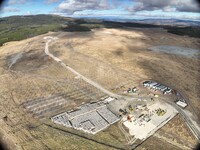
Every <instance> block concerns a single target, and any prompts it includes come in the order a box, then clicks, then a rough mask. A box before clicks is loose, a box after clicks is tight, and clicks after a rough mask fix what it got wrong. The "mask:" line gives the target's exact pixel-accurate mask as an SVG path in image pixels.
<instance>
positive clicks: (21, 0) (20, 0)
mask: <svg viewBox="0 0 200 150" xmlns="http://www.w3.org/2000/svg"><path fill="white" fill-rule="evenodd" d="M27 1H29V0H9V1H8V5H15V4H25V3H26V2H27Z"/></svg>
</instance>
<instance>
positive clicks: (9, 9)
mask: <svg viewBox="0 0 200 150" xmlns="http://www.w3.org/2000/svg"><path fill="white" fill-rule="evenodd" d="M2 12H4V13H5V12H20V10H19V9H17V8H13V7H4V8H3V10H2Z"/></svg>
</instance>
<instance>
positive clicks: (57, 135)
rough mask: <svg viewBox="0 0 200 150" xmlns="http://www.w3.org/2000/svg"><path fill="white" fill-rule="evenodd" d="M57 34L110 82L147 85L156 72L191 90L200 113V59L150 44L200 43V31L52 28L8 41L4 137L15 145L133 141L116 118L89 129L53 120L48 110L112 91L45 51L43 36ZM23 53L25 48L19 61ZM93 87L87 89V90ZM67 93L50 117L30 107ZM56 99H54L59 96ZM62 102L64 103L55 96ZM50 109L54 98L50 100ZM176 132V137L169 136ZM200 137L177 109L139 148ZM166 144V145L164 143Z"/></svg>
mask: <svg viewBox="0 0 200 150" xmlns="http://www.w3.org/2000/svg"><path fill="white" fill-rule="evenodd" d="M47 35H50V36H57V37H58V38H59V39H58V40H57V41H56V42H52V43H51V44H50V47H49V48H50V52H52V53H53V54H54V55H56V56H57V57H59V58H60V59H62V60H63V61H64V62H65V63H66V64H67V65H69V66H71V67H72V68H74V69H75V70H77V71H78V72H79V73H81V74H83V75H85V76H86V77H88V78H90V79H92V80H93V81H95V82H97V83H99V84H100V85H102V86H103V87H105V88H106V89H108V90H112V89H115V88H117V87H120V86H122V85H126V84H131V85H136V86H138V85H140V83H141V81H143V80H146V79H154V80H156V81H159V82H161V83H163V84H166V85H169V86H170V87H172V88H174V89H177V90H179V91H181V92H182V93H184V95H185V96H186V97H187V98H188V103H189V106H188V107H187V108H186V109H187V110H189V111H192V112H193V114H194V116H198V119H197V118H196V119H197V120H200V118H199V116H200V105H199V104H200V103H199V97H200V94H199V91H200V83H199V79H200V78H199V73H200V70H199V64H200V61H199V59H191V58H187V57H183V56H177V55H171V54H165V53H160V52H153V51H150V50H148V48H149V47H152V46H157V45H172V46H182V47H188V48H194V49H198V50H199V47H200V39H197V38H191V37H186V36H177V35H174V34H170V33H167V32H166V31H165V30H163V29H136V28H124V29H96V30H92V31H91V32H84V33H83V32H82V33H79V32H73V33H68V32H57V33H53V32H50V33H48V34H45V35H40V36H37V37H33V38H30V39H26V40H22V41H18V42H9V43H7V44H5V45H4V46H2V47H0V126H1V129H0V140H1V141H2V142H4V143H5V145H7V147H8V148H10V149H25V150H31V149H52V150H53V149H83V150H86V149H88V150H89V149H98V150H99V149H102V150H103V149H130V148H131V147H130V146H128V145H127V143H126V140H125V137H124V135H123V133H121V131H120V130H119V129H118V126H117V125H116V124H114V125H112V126H110V127H109V128H107V129H106V130H104V131H102V132H100V133H98V134H96V135H88V134H85V133H83V132H78V131H75V130H73V129H68V128H64V127H61V126H59V125H55V124H53V123H51V122H50V120H49V119H48V117H50V116H52V115H55V114H56V113H58V112H62V111H64V110H70V109H71V108H76V107H77V106H79V105H81V103H85V102H90V101H95V100H99V99H100V98H101V97H104V96H105V94H104V93H102V92H101V91H99V90H98V89H95V88H93V87H92V86H91V85H89V84H88V83H85V82H84V81H82V80H81V79H77V78H76V76H75V75H74V74H72V73H71V72H69V71H67V70H65V69H63V68H62V66H59V65H58V64H57V63H55V61H53V60H52V59H51V58H49V57H48V56H46V55H45V53H44V46H45V40H43V37H45V36H47ZM199 51H200V50H199ZM19 53H22V56H21V57H20V58H19V59H18V60H17V61H16V63H14V64H13V65H12V66H11V67H10V69H9V66H10V65H11V64H12V63H11V62H12V59H13V58H15V57H16V56H17V55H18V54H19ZM83 89H86V91H84V92H81V91H83ZM55 94H63V95H64V96H65V97H68V99H69V100H68V101H67V102H66V103H65V105H63V107H59V109H58V110H55V111H49V112H47V113H45V114H44V116H43V117H42V119H38V118H37V116H36V117H33V115H32V113H30V112H29V111H28V110H26V109H25V108H24V107H23V104H24V103H26V102H27V101H30V100H34V99H37V98H41V97H47V96H50V95H55ZM53 105H54V104H53ZM55 105H56V104H55ZM42 107H43V109H47V108H48V107H49V106H42ZM166 139H168V140H166ZM196 144H197V141H196V139H195V138H194V136H193V135H192V133H191V132H190V130H189V129H188V127H187V125H186V124H185V123H184V120H183V119H182V118H181V116H179V115H178V116H176V117H175V118H173V119H172V120H171V121H170V122H169V123H168V124H166V125H165V126H164V127H162V128H161V129H160V130H159V131H158V132H156V134H155V135H154V136H151V137H150V138H149V139H147V140H146V141H145V142H144V143H142V144H141V145H140V146H139V147H137V149H138V150H139V149H148V150H150V149H152V150H156V149H159V150H161V149H165V150H166V149H174V150H176V149H177V150H178V149H181V148H180V147H181V146H180V145H182V146H183V148H184V149H188V148H189V149H193V148H194V147H195V145H196ZM163 147H165V148H163Z"/></svg>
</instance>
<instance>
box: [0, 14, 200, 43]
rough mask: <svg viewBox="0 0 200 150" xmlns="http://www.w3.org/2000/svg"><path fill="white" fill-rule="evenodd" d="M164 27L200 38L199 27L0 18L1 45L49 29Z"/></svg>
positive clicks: (38, 17) (40, 17)
mask: <svg viewBox="0 0 200 150" xmlns="http://www.w3.org/2000/svg"><path fill="white" fill-rule="evenodd" d="M123 27H132V28H164V29H166V30H167V31H168V32H169V33H172V34H177V35H186V36H190V37H196V38H199V37H200V36H199V35H200V28H199V27H178V26H172V25H171V26H169V25H167V26H166V25H153V24H146V23H137V22H123V23H122V22H114V21H103V20H95V19H74V18H69V17H61V16H56V15H34V16H12V17H5V18H0V46H1V45H3V44H4V43H6V42H9V41H20V40H23V39H26V38H30V37H34V36H37V35H41V34H44V33H48V32H49V31H66V32H89V31H91V30H92V29H95V28H123Z"/></svg>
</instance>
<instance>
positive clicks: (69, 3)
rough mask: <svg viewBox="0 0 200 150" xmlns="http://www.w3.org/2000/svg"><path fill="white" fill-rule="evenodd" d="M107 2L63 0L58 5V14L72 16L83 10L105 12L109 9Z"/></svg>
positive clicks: (105, 0) (103, 0)
mask: <svg viewBox="0 0 200 150" xmlns="http://www.w3.org/2000/svg"><path fill="white" fill-rule="evenodd" d="M109 8H110V4H109V2H108V0H65V1H63V2H62V3H60V4H59V6H58V8H57V10H58V11H59V12H63V13H67V14H73V13H74V12H77V11H83V10H105V9H109Z"/></svg>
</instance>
